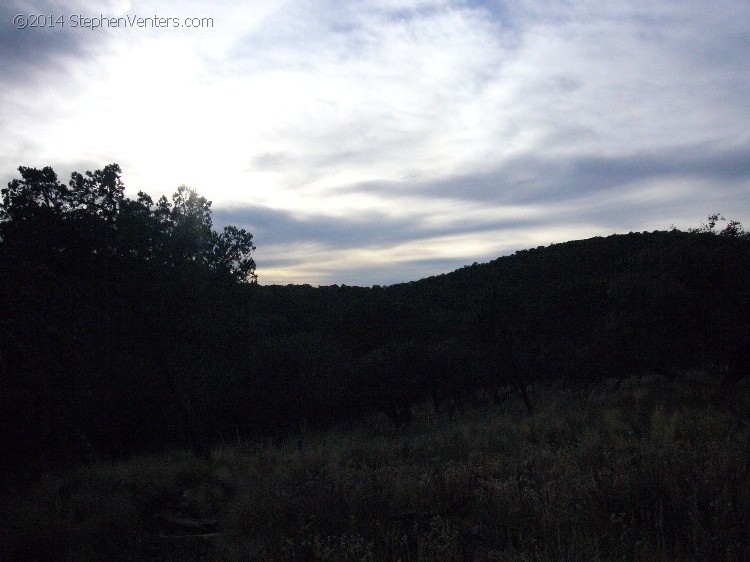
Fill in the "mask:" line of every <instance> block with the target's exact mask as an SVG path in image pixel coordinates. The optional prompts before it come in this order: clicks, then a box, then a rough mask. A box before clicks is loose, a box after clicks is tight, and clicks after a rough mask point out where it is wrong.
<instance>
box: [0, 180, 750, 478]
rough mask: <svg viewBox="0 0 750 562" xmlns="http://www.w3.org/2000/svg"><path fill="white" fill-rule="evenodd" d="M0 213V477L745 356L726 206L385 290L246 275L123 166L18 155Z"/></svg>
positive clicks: (723, 371) (712, 367) (230, 240)
mask: <svg viewBox="0 0 750 562" xmlns="http://www.w3.org/2000/svg"><path fill="white" fill-rule="evenodd" d="M19 172H20V174H21V178H20V179H16V180H14V181H12V182H11V183H10V184H9V185H8V188H7V189H4V190H2V207H1V208H0V265H1V267H0V310H2V318H1V319H0V369H1V370H2V371H1V372H0V375H1V377H2V378H0V384H1V385H2V387H1V388H0V392H1V394H0V440H1V443H0V446H2V449H3V450H4V451H10V454H7V455H3V457H2V460H0V469H2V470H3V471H4V473H5V477H4V479H3V481H9V479H15V478H18V477H21V476H28V475H33V474H35V473H37V472H38V471H40V470H43V469H45V468H49V467H53V466H59V465H60V464H65V463H79V462H82V461H85V460H87V459H88V460H91V459H94V458H102V457H105V458H106V457H113V456H114V457H122V456H129V455H132V454H134V453H139V452H144V451H151V450H157V449H164V448H167V447H171V446H174V445H180V446H183V445H187V446H190V447H192V448H193V450H194V451H195V453H196V454H197V455H199V456H202V457H208V456H209V455H210V448H211V445H212V444H215V443H217V442H220V441H228V440H235V439H237V438H238V437H246V436H257V435H268V434H273V435H285V434H287V433H288V432H290V431H295V430H298V429H299V428H300V427H301V426H304V427H310V426H318V425H326V424H330V423H333V422H339V421H347V422H349V421H351V420H353V419H355V418H357V417H360V416H361V415H363V414H365V413H368V412H373V411H380V412H383V413H385V414H386V415H387V416H388V418H390V420H391V421H392V422H393V424H395V426H398V427H401V426H404V425H406V424H408V423H409V421H410V419H411V417H412V408H413V406H414V404H416V403H418V402H420V401H423V400H426V399H428V398H431V399H432V400H433V401H434V407H435V409H436V410H439V411H440V412H447V413H448V414H451V413H455V412H456V411H457V410H463V409H464V406H465V404H466V403H467V402H469V401H472V402H477V401H482V400H484V401H487V402H496V403H501V402H502V401H503V400H504V399H506V398H507V397H508V396H512V395H517V396H518V400H522V401H523V403H524V404H525V409H526V410H527V411H531V410H532V409H534V407H535V406H537V405H535V404H534V403H533V400H531V399H530V398H529V395H528V393H527V391H526V389H527V386H528V385H529V384H534V383H541V382H543V381H558V382H559V381H564V382H565V383H566V384H569V385H586V384H590V383H596V382H599V381H601V380H603V379H607V378H614V379H620V378H622V377H624V376H627V375H636V374H643V373H648V372H651V373H654V372H656V373H662V374H666V375H668V376H675V375H680V374H685V373H688V372H691V371H700V372H703V373H707V374H708V375H709V376H711V377H714V378H715V379H716V380H720V381H724V382H725V383H726V384H731V383H733V382H734V381H737V380H739V379H740V378H742V377H744V376H746V375H747V374H748V368H749V367H748V366H749V365H750V359H749V358H748V350H750V328H749V325H748V318H750V239H749V238H748V235H747V233H745V232H744V231H743V230H742V227H741V225H739V223H736V222H734V221H733V222H730V223H729V225H728V226H727V228H725V229H723V230H720V231H718V232H717V230H716V224H717V223H718V221H720V217H719V216H718V215H717V216H712V217H709V223H708V224H707V225H704V226H703V227H701V228H699V229H695V230H694V231H690V232H679V231H676V230H673V231H670V232H654V233H642V234H639V233H631V234H628V235H613V236H610V237H607V238H595V239H590V240H583V241H576V242H567V243H563V244H556V245H553V246H550V247H547V248H537V249H534V250H526V251H521V252H517V253H516V254H514V255H512V256H507V257H502V258H499V259H497V260H495V261H493V262H490V263H487V264H482V265H479V264H474V265H472V266H468V267H465V268H463V269H460V270H457V271H455V272H453V273H450V274H445V275H441V276H437V277H431V278H428V279H423V280H421V281H416V282H412V283H405V284H400V285H394V286H390V287H378V286H375V287H372V288H362V287H347V286H341V287H339V286H331V287H320V288H313V287H310V286H307V285H305V286H287V287H281V286H261V285H258V284H257V283H255V282H254V281H255V274H254V270H255V264H254V261H253V260H252V257H251V252H252V250H253V249H254V247H253V243H252V235H250V234H249V233H247V232H246V231H244V230H241V229H238V228H234V227H227V228H225V229H224V230H223V232H221V233H218V232H216V231H214V230H213V227H212V222H211V210H210V203H209V202H208V201H206V199H204V198H203V197H200V196H199V195H198V194H197V193H195V192H194V191H192V190H190V189H187V188H180V189H179V190H178V191H177V192H176V193H175V195H174V196H173V199H172V201H171V202H170V201H169V200H167V199H166V198H164V197H163V198H161V199H159V200H158V201H156V202H154V201H153V200H152V199H151V198H150V197H149V196H148V195H146V194H144V193H139V194H138V196H137V198H136V199H135V200H133V199H129V198H127V197H125V196H124V188H123V185H122V182H121V180H120V169H119V167H117V166H116V165H110V166H107V167H105V168H104V169H103V170H97V171H96V172H93V173H92V172H87V173H86V174H85V175H82V174H78V173H74V174H73V175H72V177H71V180H70V182H69V184H68V185H64V184H62V183H60V182H59V181H58V179H57V176H56V175H55V173H54V171H53V170H52V169H50V168H44V169H42V170H36V169H31V168H23V167H22V168H20V169H19Z"/></svg>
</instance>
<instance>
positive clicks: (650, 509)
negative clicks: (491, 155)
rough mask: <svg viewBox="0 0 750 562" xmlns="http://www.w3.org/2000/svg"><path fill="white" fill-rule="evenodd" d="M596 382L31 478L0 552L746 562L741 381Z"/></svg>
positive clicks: (747, 408) (11, 500) (747, 498)
mask: <svg viewBox="0 0 750 562" xmlns="http://www.w3.org/2000/svg"><path fill="white" fill-rule="evenodd" d="M613 386H614V381H613V380H612V381H608V382H604V383H600V384H596V385H592V386H589V387H586V388H578V389H571V388H570V387H569V386H568V385H561V384H557V383H553V382H546V383H538V384H535V385H533V386H532V387H531V388H530V397H531V399H532V400H533V401H534V402H535V403H537V404H539V406H538V407H537V408H536V409H535V412H534V413H533V414H529V413H528V412H526V410H525V408H524V407H523V405H522V404H521V402H520V401H515V402H508V403H507V404H506V405H505V407H504V408H503V409H497V408H495V407H494V406H492V407H490V406H483V407H480V408H470V409H467V412H466V414H465V415H463V416H461V417H459V418H456V419H453V420H451V419H450V418H449V417H448V415H447V413H446V414H442V415H437V416H436V415H435V414H434V412H433V410H432V406H431V405H430V404H419V405H418V406H417V407H416V408H415V412H414V419H413V421H412V423H411V424H410V426H409V427H408V428H404V429H402V430H394V429H392V428H391V427H390V425H389V424H388V423H387V420H386V419H385V417H384V416H375V417H367V418H363V419H362V420H360V421H358V422H356V423H355V424H354V425H353V426H352V427H347V428H344V427H340V428H338V429H331V430H325V431H309V430H306V429H305V428H304V427H302V428H299V429H298V430H297V431H296V432H295V433H294V434H290V435H289V436H288V437H287V438H285V439H280V440H278V441H274V442H271V441H268V440H261V439H258V440H255V441H246V442H242V443H238V444H234V445H232V444H226V445H224V446H221V447H218V448H217V449H215V451H214V454H213V459H212V460H211V461H210V462H209V461H206V460H200V459H197V458H196V457H195V456H194V455H193V454H192V453H189V452H187V451H186V452H182V453H180V452H173V453H169V454H162V455H154V456H141V457H136V458H133V459H131V460H130V461H127V462H118V463H95V464H93V465H89V466H88V467H85V468H79V469H75V470H71V471H68V472H65V473H63V474H58V475H50V476H46V477H44V478H43V479H41V480H40V481H39V482H38V483H37V484H35V485H34V486H32V487H30V488H25V489H23V490H18V491H11V492H7V493H6V494H5V495H4V497H2V498H0V499H2V500H3V501H2V503H0V505H2V508H0V509H1V511H2V521H3V527H2V528H3V529H4V531H3V534H2V535H0V558H2V559H8V560H16V559H17V560H31V559H37V560H91V559H97V560H149V559H154V560H157V559H158V560H332V561H340V560H370V561H380V560H433V561H441V562H442V561H459V560H477V561H479V560H509V561H510V560H555V561H557V560H643V561H652V560H736V561H740V560H748V558H749V557H750V536H748V529H750V509H748V507H750V453H749V452H748V446H747V445H748V443H750V424H748V417H747V415H748V412H750V387H749V385H748V381H742V382H740V383H739V384H737V385H736V387H735V390H734V391H733V392H732V393H730V394H727V393H726V392H724V389H723V388H722V387H721V385H720V384H719V382H718V381H717V380H715V379H713V378H710V377H707V376H706V375H703V374H687V375H684V376H681V377H679V378H677V379H674V380H671V379H668V378H665V377H663V376H660V375H649V376H646V377H643V378H641V379H636V378H628V379H626V380H624V381H623V382H622V384H621V385H620V386H619V387H618V388H617V389H613Z"/></svg>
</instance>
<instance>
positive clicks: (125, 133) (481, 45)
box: [0, 0, 750, 285]
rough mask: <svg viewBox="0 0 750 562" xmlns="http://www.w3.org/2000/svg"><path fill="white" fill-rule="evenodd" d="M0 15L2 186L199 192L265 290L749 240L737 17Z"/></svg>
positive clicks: (46, 11) (582, 7)
mask: <svg viewBox="0 0 750 562" xmlns="http://www.w3.org/2000/svg"><path fill="white" fill-rule="evenodd" d="M42 15H43V16H46V17H39V16H42ZM0 17H1V18H2V20H1V21H0V80H2V82H1V84H2V88H1V89H0V127H1V129H0V130H1V131H2V135H0V164H1V165H0V182H2V184H3V185H5V183H7V182H8V181H9V180H10V179H12V178H13V177H16V175H17V172H16V169H17V167H18V166H19V165H24V166H35V167H42V166H45V165H52V166H53V167H54V168H55V170H56V171H57V172H58V174H59V175H60V176H61V179H63V180H64V181H67V179H68V178H69V175H70V172H71V171H74V170H78V171H85V170H93V169H97V168H102V167H103V166H105V165H106V164H108V163H111V162H117V163H119V164H120V166H121V167H122V169H123V172H124V176H123V177H124V180H125V184H126V186H127V191H128V193H129V194H130V195H135V193H136V192H137V191H138V190H144V191H146V192H148V193H149V194H151V195H152V196H158V195H161V194H162V193H166V194H168V195H169V194H171V193H172V192H174V191H175V189H176V188H177V187H178V186H179V185H183V184H185V185H188V186H190V187H194V188H196V189H197V190H198V191H199V192H200V193H201V194H202V195H204V196H206V197H207V198H208V199H210V200H212V201H213V209H214V219H215V223H216V225H217V226H221V225H223V224H236V225H238V226H242V227H244V228H246V229H248V230H249V231H250V232H252V233H253V234H254V236H255V242H256V245H257V251H256V254H255V258H256V261H257V264H258V270H257V273H258V275H259V281H260V282H261V283H264V284H271V283H283V284H286V283H310V284H312V285H319V284H333V283H339V284H341V283H346V284H356V285H373V284H391V283H395V282H401V281H408V280H415V279H419V278H422V277H426V276H428V275H434V274H438V273H443V272H448V271H451V270H453V269H456V268H458V267H460V266H462V265H465V264H470V263H472V262H475V261H477V262H483V261H488V260H490V259H494V258H496V257H498V256H501V255H505V254H508V253H512V252H513V251H515V250H518V249H523V248H528V247H536V246H539V245H548V244H550V243H553V242H561V241H565V240H571V239H580V238H587V237H590V236H596V235H607V234H611V233H615V232H629V231H642V230H656V229H660V230H661V229H668V228H670V227H671V226H673V225H674V226H677V227H679V228H688V227H691V226H697V225H698V224H699V223H700V221H701V220H705V217H706V216H707V215H708V214H710V213H713V212H717V211H718V212H722V213H723V214H724V215H725V216H726V217H728V218H732V219H736V220H740V221H742V222H743V224H745V226H748V224H749V223H750V1H748V0H722V1H721V2H715V1H709V0H705V1H702V0H701V1H697V0H674V1H672V0H661V1H658V2H654V1H653V0H644V1H631V0H613V1H609V0H596V1H595V0H591V1H585V0H578V1H574V0H570V1H559V2H551V1H550V2H548V1H541V0H518V1H508V2H505V1H500V0H497V1H489V0H488V1H480V0H463V1H459V0H403V1H399V0H381V1H375V0H372V1H367V0H364V1H356V2H355V1H351V2H345V1H342V0H339V1H333V0H331V1H325V0H292V1H286V2H285V1H281V0H275V1H273V2H270V1H265V0H264V1H262V2H261V1H257V2H229V1H211V2H208V1H204V2H197V1H195V2H190V1H182V0H181V1H180V2H177V1H168V0H162V1H156V2H154V1H149V2H141V1H139V0H133V1H126V0H106V1H103V2H100V3H99V4H98V5H97V4H96V3H95V2H91V1H87V2H83V1H76V0H72V1H67V2H55V1H53V0H47V1H29V0H23V1H14V0H10V1H8V0H5V1H4V2H3V3H2V5H1V6H0ZM87 18H88V19H87ZM108 18H119V19H116V20H109V19H108ZM138 18H142V19H141V20H138ZM146 18H148V19H146ZM193 18H199V19H193ZM200 18H210V19H204V20H203V22H201V20H200ZM188 19H189V22H188V21H187V20H188ZM112 22H114V23H112ZM45 23H46V25H47V26H46V27H39V26H40V25H44V24H45ZM188 23H189V24H192V27H190V28H187V27H186V25H187V24H188ZM177 24H179V26H180V27H179V28H176V25H177ZM97 25H99V26H101V27H99V28H94V27H95V26H97ZM24 26H26V27H25V28H24ZM35 26H36V27H35Z"/></svg>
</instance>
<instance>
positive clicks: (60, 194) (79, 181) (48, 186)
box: [0, 164, 257, 283]
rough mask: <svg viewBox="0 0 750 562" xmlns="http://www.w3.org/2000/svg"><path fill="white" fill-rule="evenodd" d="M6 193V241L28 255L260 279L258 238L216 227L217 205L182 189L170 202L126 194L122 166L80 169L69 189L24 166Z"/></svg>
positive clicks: (0, 221) (0, 229)
mask: <svg viewBox="0 0 750 562" xmlns="http://www.w3.org/2000/svg"><path fill="white" fill-rule="evenodd" d="M18 171H19V173H20V175H21V177H20V178H18V179H14V180H13V181H11V182H10V183H9V184H8V187H7V188H4V189H3V190H2V191H1V193H2V205H1V206H0V239H2V241H3V243H4V244H6V246H9V247H15V248H16V249H17V250H19V251H23V252H24V253H25V254H29V253H31V254H35V253H37V252H44V253H46V254H47V255H50V254H57V255H58V258H63V259H67V258H68V257H69V256H78V257H80V256H81V255H82V254H87V255H91V254H109V255H112V256H130V257H135V258H138V259H141V260H145V261H156V262H159V263H162V264H165V265H169V266H172V267H181V266H184V265H186V264H193V265H196V266H199V267H203V268H205V269H206V270H209V271H213V272H217V273H226V274H228V275H230V276H232V277H233V278H235V279H236V280H237V281H240V282H243V283H245V282H254V281H256V280H257V277H256V274H255V261H254V260H253V258H252V252H253V250H255V246H254V245H253V236H252V234H250V233H249V232H247V231H246V230H244V229H241V228H237V227H235V226H226V227H224V229H223V231H222V232H217V231H215V230H213V223H212V219H211V202H210V201H208V200H207V199H206V198H205V197H201V196H200V195H199V194H198V193H197V192H196V191H195V190H194V189H190V188H188V187H185V186H181V187H179V188H178V189H177V191H176V192H175V193H174V195H173V196H172V201H171V202H170V201H169V200H168V199H167V198H166V197H164V196H162V197H161V198H159V200H158V201H156V202H154V201H153V199H152V198H151V197H150V196H149V195H148V194H146V193H143V192H139V193H138V196H137V197H136V198H135V199H130V198H128V197H126V196H125V193H124V191H125V187H124V185H123V182H122V180H121V177H120V176H121V170H120V166H118V165H117V164H109V165H108V166H105V167H104V168H103V169H101V170H96V171H94V172H90V171H87V172H86V173H85V174H81V173H79V172H74V173H73V174H71V178H70V182H69V183H68V185H65V184H63V183H61V182H60V181H59V179H58V177H57V174H56V173H55V171H54V170H53V169H52V168H51V167H49V166H47V167H45V168H42V169H41V170H39V169H36V168H29V167H24V166H21V167H20V168H19V169H18Z"/></svg>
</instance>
